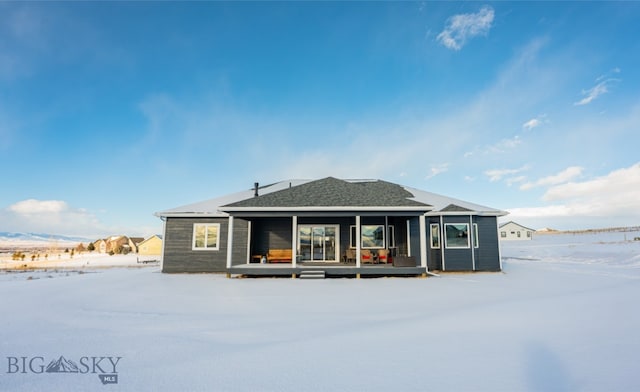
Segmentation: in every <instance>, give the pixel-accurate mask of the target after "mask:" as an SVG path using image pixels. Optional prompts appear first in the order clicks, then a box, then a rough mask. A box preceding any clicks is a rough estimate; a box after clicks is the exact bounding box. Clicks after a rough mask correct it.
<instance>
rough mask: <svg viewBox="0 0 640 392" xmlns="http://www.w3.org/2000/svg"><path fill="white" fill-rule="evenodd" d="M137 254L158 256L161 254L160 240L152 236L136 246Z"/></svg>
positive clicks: (156, 236) (157, 236) (158, 237)
mask: <svg viewBox="0 0 640 392" xmlns="http://www.w3.org/2000/svg"><path fill="white" fill-rule="evenodd" d="M138 254H140V255H142V256H160V255H161V254H162V238H161V236H159V235H152V236H151V237H149V238H147V239H146V240H144V241H142V242H140V244H139V245H138Z"/></svg>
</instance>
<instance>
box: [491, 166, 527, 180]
mask: <svg viewBox="0 0 640 392" xmlns="http://www.w3.org/2000/svg"><path fill="white" fill-rule="evenodd" d="M527 170H529V166H528V165H524V166H522V167H520V168H517V169H491V170H487V171H485V172H484V175H486V176H487V177H489V181H491V182H496V181H500V180H502V178H503V177H506V176H510V175H513V174H518V173H521V172H523V171H527Z"/></svg>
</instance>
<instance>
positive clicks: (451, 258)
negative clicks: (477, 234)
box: [442, 216, 473, 271]
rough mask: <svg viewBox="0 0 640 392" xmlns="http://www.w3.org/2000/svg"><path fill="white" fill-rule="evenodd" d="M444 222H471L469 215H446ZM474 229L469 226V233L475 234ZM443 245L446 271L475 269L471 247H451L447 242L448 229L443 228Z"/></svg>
mask: <svg viewBox="0 0 640 392" xmlns="http://www.w3.org/2000/svg"><path fill="white" fill-rule="evenodd" d="M443 221H444V222H443V223H444V224H445V226H446V224H447V223H466V224H469V216H444V217H443ZM472 230H473V229H472V228H471V227H470V228H469V235H470V236H471V235H473V231H472ZM442 237H443V238H442V245H443V246H444V266H443V269H444V270H445V271H473V260H472V257H471V249H470V248H466V249H451V248H447V247H446V245H445V243H446V241H445V237H446V231H445V230H444V228H443V229H442Z"/></svg>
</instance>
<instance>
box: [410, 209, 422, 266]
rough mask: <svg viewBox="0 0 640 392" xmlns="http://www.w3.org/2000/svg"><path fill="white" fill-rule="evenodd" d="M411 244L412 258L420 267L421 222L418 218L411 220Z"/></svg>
mask: <svg viewBox="0 0 640 392" xmlns="http://www.w3.org/2000/svg"><path fill="white" fill-rule="evenodd" d="M409 242H410V244H409V245H410V246H411V256H413V257H414V258H415V259H416V265H420V220H419V219H418V218H417V217H416V218H411V219H410V220H409Z"/></svg>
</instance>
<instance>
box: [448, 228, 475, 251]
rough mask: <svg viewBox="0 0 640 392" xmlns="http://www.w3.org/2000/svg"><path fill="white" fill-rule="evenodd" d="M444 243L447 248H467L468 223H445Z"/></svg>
mask: <svg viewBox="0 0 640 392" xmlns="http://www.w3.org/2000/svg"><path fill="white" fill-rule="evenodd" d="M444 234H445V237H444V245H445V246H446V247H447V248H469V224H468V223H445V225H444Z"/></svg>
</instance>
